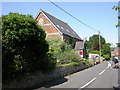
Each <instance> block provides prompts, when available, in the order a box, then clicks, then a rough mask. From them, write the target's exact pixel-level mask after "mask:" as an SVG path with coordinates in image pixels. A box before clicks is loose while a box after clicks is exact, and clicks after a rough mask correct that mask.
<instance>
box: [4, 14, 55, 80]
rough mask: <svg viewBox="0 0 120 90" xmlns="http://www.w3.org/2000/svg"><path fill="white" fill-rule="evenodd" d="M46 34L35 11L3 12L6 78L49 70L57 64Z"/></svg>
mask: <svg viewBox="0 0 120 90" xmlns="http://www.w3.org/2000/svg"><path fill="white" fill-rule="evenodd" d="M45 37H46V34H45V31H44V30H43V29H42V28H41V27H40V26H38V25H37V21H36V20H34V19H33V17H32V16H31V15H22V14H18V13H10V14H9V15H6V16H2V69H3V82H4V81H5V80H6V81H7V79H11V78H14V77H15V76H17V75H18V74H19V73H28V72H33V71H36V70H41V71H45V70H49V69H50V68H52V67H54V66H55V61H54V60H55V59H54V58H52V54H50V53H48V50H49V47H48V44H47V42H46V40H45Z"/></svg>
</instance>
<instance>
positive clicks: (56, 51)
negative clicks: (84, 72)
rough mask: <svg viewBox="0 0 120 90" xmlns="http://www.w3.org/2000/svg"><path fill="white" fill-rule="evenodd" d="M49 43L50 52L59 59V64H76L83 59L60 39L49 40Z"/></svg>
mask: <svg viewBox="0 0 120 90" xmlns="http://www.w3.org/2000/svg"><path fill="white" fill-rule="evenodd" d="M47 41H48V43H49V46H50V52H51V53H53V55H54V57H55V58H57V60H58V62H59V64H65V63H70V62H75V61H79V60H80V59H81V57H80V56H79V55H78V54H77V53H76V52H75V51H74V50H73V49H72V47H71V45H70V44H67V43H64V42H63V41H61V39H60V38H49V39H47Z"/></svg>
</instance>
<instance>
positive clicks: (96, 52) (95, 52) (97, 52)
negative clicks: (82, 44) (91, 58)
mask: <svg viewBox="0 0 120 90" xmlns="http://www.w3.org/2000/svg"><path fill="white" fill-rule="evenodd" d="M90 53H94V54H98V55H100V52H99V51H97V50H95V51H91V52H90Z"/></svg>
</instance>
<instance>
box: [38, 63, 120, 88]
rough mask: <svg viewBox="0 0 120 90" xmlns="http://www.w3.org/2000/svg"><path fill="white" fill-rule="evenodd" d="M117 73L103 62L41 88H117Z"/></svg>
mask: <svg viewBox="0 0 120 90" xmlns="http://www.w3.org/2000/svg"><path fill="white" fill-rule="evenodd" d="M118 71H119V69H116V68H111V62H107V61H104V62H102V63H100V64H98V65H95V66H93V67H90V68H88V69H85V70H83V71H80V72H77V73H74V74H71V75H69V76H66V77H64V78H60V79H57V80H55V81H53V82H50V83H49V84H48V85H44V86H43V87H42V88H77V89H78V90H80V89H84V88H113V87H118V83H119V82H118V80H120V79H119V75H118ZM119 74H120V73H119ZM38 89H39V88H38ZM118 90H120V89H118Z"/></svg>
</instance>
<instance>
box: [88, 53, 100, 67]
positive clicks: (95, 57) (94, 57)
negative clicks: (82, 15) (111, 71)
mask: <svg viewBox="0 0 120 90" xmlns="http://www.w3.org/2000/svg"><path fill="white" fill-rule="evenodd" d="M89 60H90V61H92V62H93V64H94V65H95V64H98V63H100V62H101V59H100V56H99V55H98V54H92V53H91V54H89Z"/></svg>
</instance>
